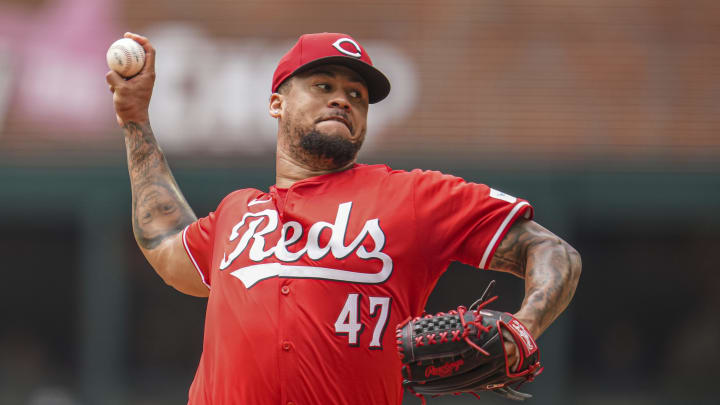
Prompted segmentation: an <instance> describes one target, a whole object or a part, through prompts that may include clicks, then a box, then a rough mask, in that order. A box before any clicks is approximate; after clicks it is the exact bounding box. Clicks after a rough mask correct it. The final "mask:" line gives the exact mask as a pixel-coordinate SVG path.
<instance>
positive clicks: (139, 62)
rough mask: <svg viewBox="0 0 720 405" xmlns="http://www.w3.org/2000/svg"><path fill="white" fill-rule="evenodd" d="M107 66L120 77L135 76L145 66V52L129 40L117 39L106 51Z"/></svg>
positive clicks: (140, 46)
mask: <svg viewBox="0 0 720 405" xmlns="http://www.w3.org/2000/svg"><path fill="white" fill-rule="evenodd" d="M107 64H108V66H109V67H110V69H112V70H114V71H116V72H117V73H118V74H119V75H120V76H122V77H132V76H135V75H136V74H137V73H138V72H139V71H140V70H141V69H142V68H143V66H144V65H145V50H144V49H143V47H142V45H140V44H138V43H137V42H135V41H133V40H132V39H130V38H122V39H118V40H117V41H115V42H113V44H112V45H110V49H108V51H107Z"/></svg>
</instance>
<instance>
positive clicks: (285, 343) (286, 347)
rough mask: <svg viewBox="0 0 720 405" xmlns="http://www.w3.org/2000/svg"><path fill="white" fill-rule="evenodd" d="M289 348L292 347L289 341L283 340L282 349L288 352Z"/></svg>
mask: <svg viewBox="0 0 720 405" xmlns="http://www.w3.org/2000/svg"><path fill="white" fill-rule="evenodd" d="M291 348H292V346H290V342H283V344H282V349H283V350H285V351H286V352H289V351H290V349H291Z"/></svg>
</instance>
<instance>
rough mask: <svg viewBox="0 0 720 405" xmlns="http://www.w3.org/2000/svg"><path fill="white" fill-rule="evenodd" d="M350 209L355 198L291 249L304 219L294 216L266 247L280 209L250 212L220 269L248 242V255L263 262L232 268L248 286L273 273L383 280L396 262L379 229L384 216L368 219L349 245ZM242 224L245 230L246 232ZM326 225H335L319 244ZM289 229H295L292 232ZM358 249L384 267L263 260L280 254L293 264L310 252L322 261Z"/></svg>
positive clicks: (233, 233)
mask: <svg viewBox="0 0 720 405" xmlns="http://www.w3.org/2000/svg"><path fill="white" fill-rule="evenodd" d="M351 209H352V202H346V203H342V204H340V205H339V206H338V210H337V215H336V216H335V222H334V223H329V222H324V221H319V222H316V223H314V224H313V225H311V226H310V229H309V230H308V234H307V241H306V243H305V246H303V247H302V248H301V249H299V250H298V251H296V252H290V251H289V250H288V247H289V246H291V245H293V244H295V243H296V242H297V241H298V240H300V238H301V237H302V235H303V232H304V230H303V227H302V225H301V224H300V223H299V222H296V221H289V222H287V223H285V224H283V226H282V229H281V231H280V238H279V239H278V241H277V243H276V244H275V245H274V246H270V247H267V246H266V241H265V236H266V235H268V234H269V233H271V232H274V231H275V230H276V229H277V227H278V213H277V211H275V210H272V209H268V210H264V211H260V212H256V213H246V214H245V215H243V217H242V219H241V220H240V222H238V223H237V224H236V225H235V226H234V227H233V228H232V231H231V233H230V237H229V240H230V241H231V242H233V241H237V244H236V245H235V248H234V249H233V251H232V252H230V253H229V254H227V253H226V254H225V255H224V256H223V259H222V261H221V262H220V270H225V269H227V268H228V267H229V266H230V265H231V264H232V263H233V261H234V260H235V259H237V258H238V257H239V256H240V255H241V254H242V253H243V252H244V251H245V250H246V249H247V248H248V245H249V246H250V249H249V251H248V258H249V259H250V260H252V261H253V262H258V263H260V264H256V265H252V266H246V267H242V268H239V269H237V270H234V271H232V272H231V273H230V274H232V275H233V276H235V277H237V278H238V279H240V281H242V282H243V284H244V285H245V287H246V288H250V287H252V286H253V285H255V284H256V283H257V282H259V281H261V280H264V279H266V278H270V277H284V278H316V279H326V280H337V281H347V282H352V283H363V284H378V283H382V282H384V281H385V280H387V279H388V277H390V274H391V273H392V269H393V261H392V258H390V256H388V255H387V254H386V253H384V252H383V251H382V250H383V248H384V247H385V233H384V232H383V230H382V228H380V221H379V220H378V219H377V218H374V219H370V220H368V221H366V222H365V225H364V226H363V228H362V230H361V231H360V232H359V233H358V234H357V236H355V239H353V241H352V242H350V244H349V245H345V240H344V239H345V234H346V233H347V227H348V223H349V220H350V210H351ZM243 229H244V232H242V234H241V233H240V232H241V230H243ZM326 229H327V230H330V240H329V241H328V243H327V245H326V246H320V235H321V234H322V232H323V231H324V230H326ZM289 231H290V232H289ZM288 234H290V236H289V237H288ZM368 237H369V238H370V239H371V240H372V241H373V249H372V250H371V251H368V250H367V249H366V248H365V246H362V243H363V241H365V240H366V239H367V238H368ZM353 253H354V254H355V255H356V256H357V257H358V258H360V259H362V260H373V259H375V260H379V261H380V262H381V263H382V267H381V269H380V271H378V272H376V273H360V272H355V271H350V270H344V269H336V268H327V267H316V266H301V265H293V264H282V263H261V262H262V261H263V260H265V259H267V258H268V257H270V256H275V257H276V258H277V259H278V260H280V261H281V262H286V263H294V262H297V261H298V260H299V259H300V258H302V257H303V256H305V255H306V256H307V257H308V258H309V259H311V260H320V259H322V258H324V257H325V256H326V255H328V254H331V255H332V256H333V257H334V258H335V259H337V260H342V259H345V258H346V257H348V256H350V255H351V254H353Z"/></svg>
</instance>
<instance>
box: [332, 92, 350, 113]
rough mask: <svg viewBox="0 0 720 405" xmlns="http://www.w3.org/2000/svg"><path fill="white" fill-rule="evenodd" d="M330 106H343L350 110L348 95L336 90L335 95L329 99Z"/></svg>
mask: <svg viewBox="0 0 720 405" xmlns="http://www.w3.org/2000/svg"><path fill="white" fill-rule="evenodd" d="M328 106H329V107H332V108H341V109H343V110H345V111H350V102H349V101H348V99H347V96H346V95H345V94H344V93H343V92H340V91H337V92H335V94H333V96H332V97H331V98H330V100H329V101H328Z"/></svg>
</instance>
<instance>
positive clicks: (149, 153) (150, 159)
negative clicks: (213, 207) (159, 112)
mask: <svg viewBox="0 0 720 405" xmlns="http://www.w3.org/2000/svg"><path fill="white" fill-rule="evenodd" d="M123 129H124V132H125V146H126V149H127V162H128V172H129V174H130V185H131V189H132V225H133V233H134V234H135V240H136V241H137V243H138V246H139V247H140V249H141V250H142V252H143V254H144V255H145V257H146V258H147V259H148V262H150V264H151V265H152V266H153V268H154V269H155V271H156V272H157V273H158V275H159V276H160V277H162V279H163V280H164V281H165V282H166V283H167V284H169V285H171V286H173V287H174V288H176V289H178V290H179V291H181V292H184V293H186V294H190V295H196V296H207V295H208V289H207V287H206V286H205V285H204V284H203V283H202V280H201V278H200V276H199V275H198V273H197V271H196V270H195V267H194V266H193V265H192V262H191V261H190V259H189V258H188V256H187V254H186V253H185V251H184V249H183V247H182V240H181V231H182V230H183V229H184V228H185V227H186V226H187V225H189V224H190V223H192V222H193V221H195V220H196V217H195V214H194V213H193V211H192V209H191V208H190V206H189V205H188V203H187V201H185V198H184V197H183V195H182V193H181V192H180V190H179V188H178V185H177V183H176V182H175V179H174V177H173V175H172V173H171V172H170V168H169V167H168V164H167V161H166V160H165V156H164V155H163V152H162V150H161V149H160V147H159V146H158V144H157V141H156V140H155V136H154V135H153V132H152V129H151V128H150V124H149V123H147V122H146V123H142V124H140V123H136V122H134V121H130V122H127V123H125V124H124V125H123Z"/></svg>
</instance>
